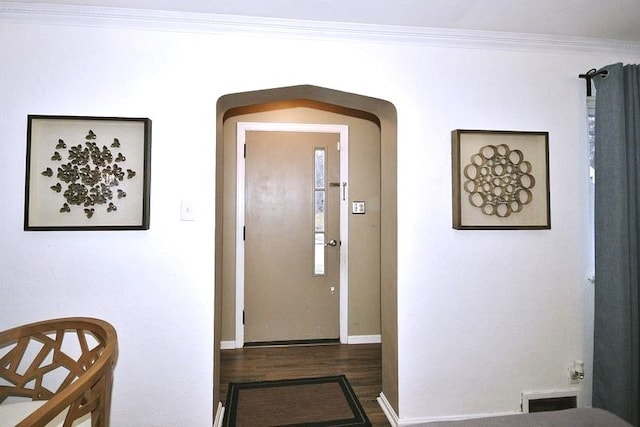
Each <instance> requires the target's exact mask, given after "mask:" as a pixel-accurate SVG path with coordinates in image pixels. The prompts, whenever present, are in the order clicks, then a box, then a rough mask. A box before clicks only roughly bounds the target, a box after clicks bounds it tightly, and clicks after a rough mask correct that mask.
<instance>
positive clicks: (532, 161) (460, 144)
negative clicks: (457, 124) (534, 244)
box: [451, 129, 551, 230]
mask: <svg viewBox="0 0 640 427" xmlns="http://www.w3.org/2000/svg"><path fill="white" fill-rule="evenodd" d="M451 148H452V149H451V152H452V156H451V160H452V173H453V176H452V183H453V189H452V190H453V191H452V195H453V228H454V229H457V230H534V229H550V228H551V203H550V200H551V199H550V191H549V132H524V131H505V130H466V129H456V130H453V131H452V132H451Z"/></svg>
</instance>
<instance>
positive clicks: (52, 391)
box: [0, 317, 118, 427]
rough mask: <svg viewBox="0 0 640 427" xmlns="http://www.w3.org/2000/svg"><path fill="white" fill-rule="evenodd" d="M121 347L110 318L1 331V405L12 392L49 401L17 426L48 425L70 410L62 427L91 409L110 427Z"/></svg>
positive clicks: (97, 421) (96, 423)
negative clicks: (112, 390) (115, 376)
mask: <svg viewBox="0 0 640 427" xmlns="http://www.w3.org/2000/svg"><path fill="white" fill-rule="evenodd" d="M117 352H118V342H117V335H116V331H115V329H114V328H113V326H111V325H110V324H109V323H107V322H105V321H103V320H99V319H92V318H84V317H75V318H64V319H53V320H46V321H43V322H37V323H32V324H29V325H23V326H18V327H15V328H12V329H9V330H6V331H2V332H0V378H1V379H2V381H0V404H2V403H3V402H4V401H5V400H6V399H8V398H9V397H10V396H13V397H17V398H23V399H24V398H27V399H30V400H46V403H44V404H43V405H42V406H40V407H39V408H38V409H37V410H35V411H34V412H32V413H31V414H30V415H29V416H27V417H26V418H25V419H23V420H22V421H21V422H20V423H19V424H18V425H17V426H16V427H37V426H46V424H47V423H48V422H50V421H51V420H52V419H54V418H55V417H57V416H59V415H60V414H61V413H62V412H64V411H66V416H65V420H64V426H65V427H66V426H71V425H73V422H74V421H75V420H77V419H79V418H81V417H83V416H85V415H87V414H88V413H91V425H92V427H108V426H109V413H110V407H111V388H112V385H113V368H114V365H115V362H116V358H117Z"/></svg>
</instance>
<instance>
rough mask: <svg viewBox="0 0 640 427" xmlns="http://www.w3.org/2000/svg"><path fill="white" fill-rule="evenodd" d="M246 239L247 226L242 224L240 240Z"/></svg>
mask: <svg viewBox="0 0 640 427" xmlns="http://www.w3.org/2000/svg"><path fill="white" fill-rule="evenodd" d="M245 240H247V227H246V226H244V225H243V226H242V241H245Z"/></svg>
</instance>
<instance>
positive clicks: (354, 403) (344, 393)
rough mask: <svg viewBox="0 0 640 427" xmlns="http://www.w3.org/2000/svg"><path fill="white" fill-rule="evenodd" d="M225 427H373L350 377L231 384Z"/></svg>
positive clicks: (225, 414) (225, 413) (225, 412)
mask: <svg viewBox="0 0 640 427" xmlns="http://www.w3.org/2000/svg"><path fill="white" fill-rule="evenodd" d="M223 425H224V426H228V427H233V426H236V427H244V426H250V427H267V426H371V423H370V422H369V419H368V418H367V415H366V414H365V412H364V410H363V409H362V406H361V405H360V402H359V401H358V398H357V397H356V395H355V393H354V392H353V389H352V388H351V385H350V384H349V381H348V380H347V377H345V376H344V375H340V376H334V377H320V378H299V379H291V380H280V381H259V382H250V383H230V384H229V389H228V391H227V404H226V407H225V411H224V421H223Z"/></svg>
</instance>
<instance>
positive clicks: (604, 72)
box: [578, 68, 609, 96]
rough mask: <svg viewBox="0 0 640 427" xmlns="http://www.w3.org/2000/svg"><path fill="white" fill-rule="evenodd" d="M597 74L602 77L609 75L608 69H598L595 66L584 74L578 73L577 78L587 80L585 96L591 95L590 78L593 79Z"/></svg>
mask: <svg viewBox="0 0 640 427" xmlns="http://www.w3.org/2000/svg"><path fill="white" fill-rule="evenodd" d="M599 75H601V76H603V77H607V76H608V75H609V71H607V70H600V71H598V70H596V69H595V68H592V69H590V70H589V71H587V72H586V73H584V74H578V78H581V79H585V80H586V81H587V96H591V80H593V78H594V77H595V76H599Z"/></svg>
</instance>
